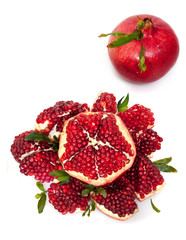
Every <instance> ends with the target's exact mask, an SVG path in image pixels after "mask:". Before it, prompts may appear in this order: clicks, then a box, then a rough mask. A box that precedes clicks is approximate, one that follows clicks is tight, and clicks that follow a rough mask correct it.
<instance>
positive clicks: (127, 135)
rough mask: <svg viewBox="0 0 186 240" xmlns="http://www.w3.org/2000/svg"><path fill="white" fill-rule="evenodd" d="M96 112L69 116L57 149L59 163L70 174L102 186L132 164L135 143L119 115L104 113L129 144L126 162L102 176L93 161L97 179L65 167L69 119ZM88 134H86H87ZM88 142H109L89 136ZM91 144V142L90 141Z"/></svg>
mask: <svg viewBox="0 0 186 240" xmlns="http://www.w3.org/2000/svg"><path fill="white" fill-rule="evenodd" d="M96 114H100V113H97V112H95V113H92V112H85V113H80V114H78V115H77V116H75V117H72V118H70V119H69V120H67V122H66V123H65V125H64V128H63V132H62V133H61V135H60V142H59V151H58V156H59V159H60V160H61V163H62V165H63V169H64V170H65V171H66V172H67V173H68V174H69V175H71V176H73V177H75V178H77V179H79V180H81V181H83V182H86V183H88V184H92V185H94V186H102V185H105V184H108V183H111V182H113V181H114V180H115V179H116V178H117V177H119V176H120V175H121V174H122V173H124V172H125V171H127V170H128V169H129V168H130V167H131V166H132V164H133V162H134V159H135V156H136V149H135V144H134V142H133V139H132V137H131V135H130V133H129V131H128V129H127V128H126V126H125V124H124V123H123V121H122V120H121V119H120V117H118V116H117V115H115V114H112V113H104V114H103V118H107V117H108V116H112V117H113V118H114V119H115V120H116V126H117V127H118V129H119V132H120V133H121V135H122V137H124V139H125V140H126V141H127V143H128V144H129V146H130V148H131V149H130V151H131V155H129V154H128V153H126V152H125V157H126V158H127V160H128V162H127V163H126V164H125V165H124V166H123V167H121V168H120V169H118V170H117V171H115V172H114V171H113V172H112V173H111V174H108V175H107V176H105V177H103V176H100V175H99V169H98V165H97V164H96V163H95V171H96V172H97V174H98V175H97V176H98V177H97V179H93V178H91V177H90V176H85V175H84V173H83V172H77V171H74V170H68V169H66V167H65V163H66V162H67V161H69V159H66V158H65V155H66V145H67V144H68V141H67V137H68V136H67V128H68V125H69V123H70V122H71V121H73V120H74V119H77V117H78V116H80V115H81V116H82V115H84V116H91V115H96ZM87 135H88V134H87ZM90 142H94V144H95V145H96V144H98V145H99V144H100V145H101V146H109V143H103V142H102V141H100V140H99V141H96V140H95V139H93V140H90V138H89V146H90V145H91V143H90ZM92 144H93V143H92ZM112 148H113V147H112Z"/></svg>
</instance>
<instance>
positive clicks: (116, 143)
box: [59, 112, 135, 185]
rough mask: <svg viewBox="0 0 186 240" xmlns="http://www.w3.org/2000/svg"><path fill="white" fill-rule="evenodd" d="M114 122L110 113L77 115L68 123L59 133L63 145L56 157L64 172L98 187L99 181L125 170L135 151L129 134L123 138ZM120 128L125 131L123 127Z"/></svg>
mask: <svg viewBox="0 0 186 240" xmlns="http://www.w3.org/2000/svg"><path fill="white" fill-rule="evenodd" d="M117 118H118V117H116V116H115V115H114V114H111V113H109V114H108V113H103V112H102V113H97V112H95V113H80V114H78V115H77V116H75V117H74V118H73V119H70V120H69V121H68V122H67V123H66V125H65V127H64V131H63V133H62V135H64V136H66V139H65V138H63V142H64V144H63V142H62V146H60V148H61V149H64V151H63V153H62V155H61V156H60V155H59V157H60V160H61V162H62V165H63V168H64V170H65V171H67V172H68V173H70V172H73V173H71V174H73V176H74V177H77V173H80V174H81V175H83V176H85V177H87V178H88V179H89V180H90V181H91V179H94V180H97V182H98V183H99V180H100V178H107V177H109V176H111V175H113V174H115V173H117V172H118V170H121V169H122V168H124V167H127V164H129V163H130V161H131V158H134V157H135V147H134V145H133V146H132V144H133V141H132V138H131V137H130V135H129V133H128V135H126V138H125V136H124V134H123V132H121V130H120V129H119V126H120V125H119V124H118V123H117V121H116V120H117ZM122 126H123V127H125V126H124V125H123V123H122ZM125 131H126V132H128V131H127V129H125ZM127 136H129V138H130V140H131V141H129V139H128V138H127ZM64 139H65V140H64ZM116 177H117V175H115V178H116ZM80 179H81V178H80ZM81 180H84V178H83V177H82V179H81ZM112 181H113V179H112ZM108 182H109V181H108ZM89 183H90V182H89ZM94 184H96V183H95V182H94ZM99 184H100V183H99ZM102 184H104V182H101V185H102Z"/></svg>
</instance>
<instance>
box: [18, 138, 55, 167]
mask: <svg viewBox="0 0 186 240" xmlns="http://www.w3.org/2000/svg"><path fill="white" fill-rule="evenodd" d="M35 145H38V143H37V142H36V144H35ZM33 146H34V145H32V147H33ZM51 150H52V148H48V149H37V150H32V151H30V152H27V153H24V154H22V155H21V157H20V158H19V160H20V161H23V160H24V159H25V158H26V157H28V156H30V155H31V154H33V153H37V152H43V151H44V152H47V151H51ZM50 163H51V164H53V163H52V162H50Z"/></svg>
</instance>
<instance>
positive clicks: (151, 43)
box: [100, 14, 179, 83]
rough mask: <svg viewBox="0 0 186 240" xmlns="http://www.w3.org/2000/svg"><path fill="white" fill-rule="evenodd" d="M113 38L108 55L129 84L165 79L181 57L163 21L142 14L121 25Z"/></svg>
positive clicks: (173, 34) (177, 45)
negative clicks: (130, 82)
mask: <svg viewBox="0 0 186 240" xmlns="http://www.w3.org/2000/svg"><path fill="white" fill-rule="evenodd" d="M108 35H111V36H110V39H109V44H108V46H107V47H108V53H109V57H110V60H111V62H112V64H113V66H114V67H115V68H116V70H117V71H118V72H119V73H120V74H121V75H122V76H123V77H124V78H125V79H127V80H129V81H132V82H137V83H148V82H153V81H155V80H158V79H160V78H161V77H163V76H164V75H165V74H166V73H167V72H168V71H169V70H170V69H171V68H172V67H173V65H174V64H175V62H176V60H177V58H178V54H179V42H178V38H177V36H176V34H175V32H174V31H173V29H172V28H171V27H170V26H169V24H168V23H166V22H165V21H163V20H162V19H161V18H159V17H156V16H152V15H148V14H143V15H138V16H131V17H129V18H127V19H125V20H124V21H122V22H121V23H120V24H119V25H118V26H117V27H116V28H115V29H114V30H113V32H112V33H109V34H101V35H100V37H105V36H108Z"/></svg>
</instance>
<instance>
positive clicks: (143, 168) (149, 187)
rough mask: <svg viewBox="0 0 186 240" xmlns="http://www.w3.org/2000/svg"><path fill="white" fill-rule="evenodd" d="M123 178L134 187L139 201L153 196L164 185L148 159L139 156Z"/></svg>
mask: <svg viewBox="0 0 186 240" xmlns="http://www.w3.org/2000/svg"><path fill="white" fill-rule="evenodd" d="M125 176H126V178H127V179H128V180H129V181H130V183H131V184H132V186H133V187H134V191H135V193H136V195H137V197H138V199H139V200H140V201H142V200H143V199H145V198H146V197H149V196H151V195H153V194H154V193H155V192H156V191H157V190H159V188H160V187H161V188H162V186H163V184H164V179H163V176H162V175H161V174H160V171H159V170H158V169H157V167H156V166H155V165H154V164H153V163H152V161H151V160H150V159H149V158H148V157H146V156H144V155H141V154H138V155H137V157H136V159H135V162H134V164H133V165H132V167H131V168H130V169H129V170H128V171H127V172H126V174H125Z"/></svg>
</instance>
